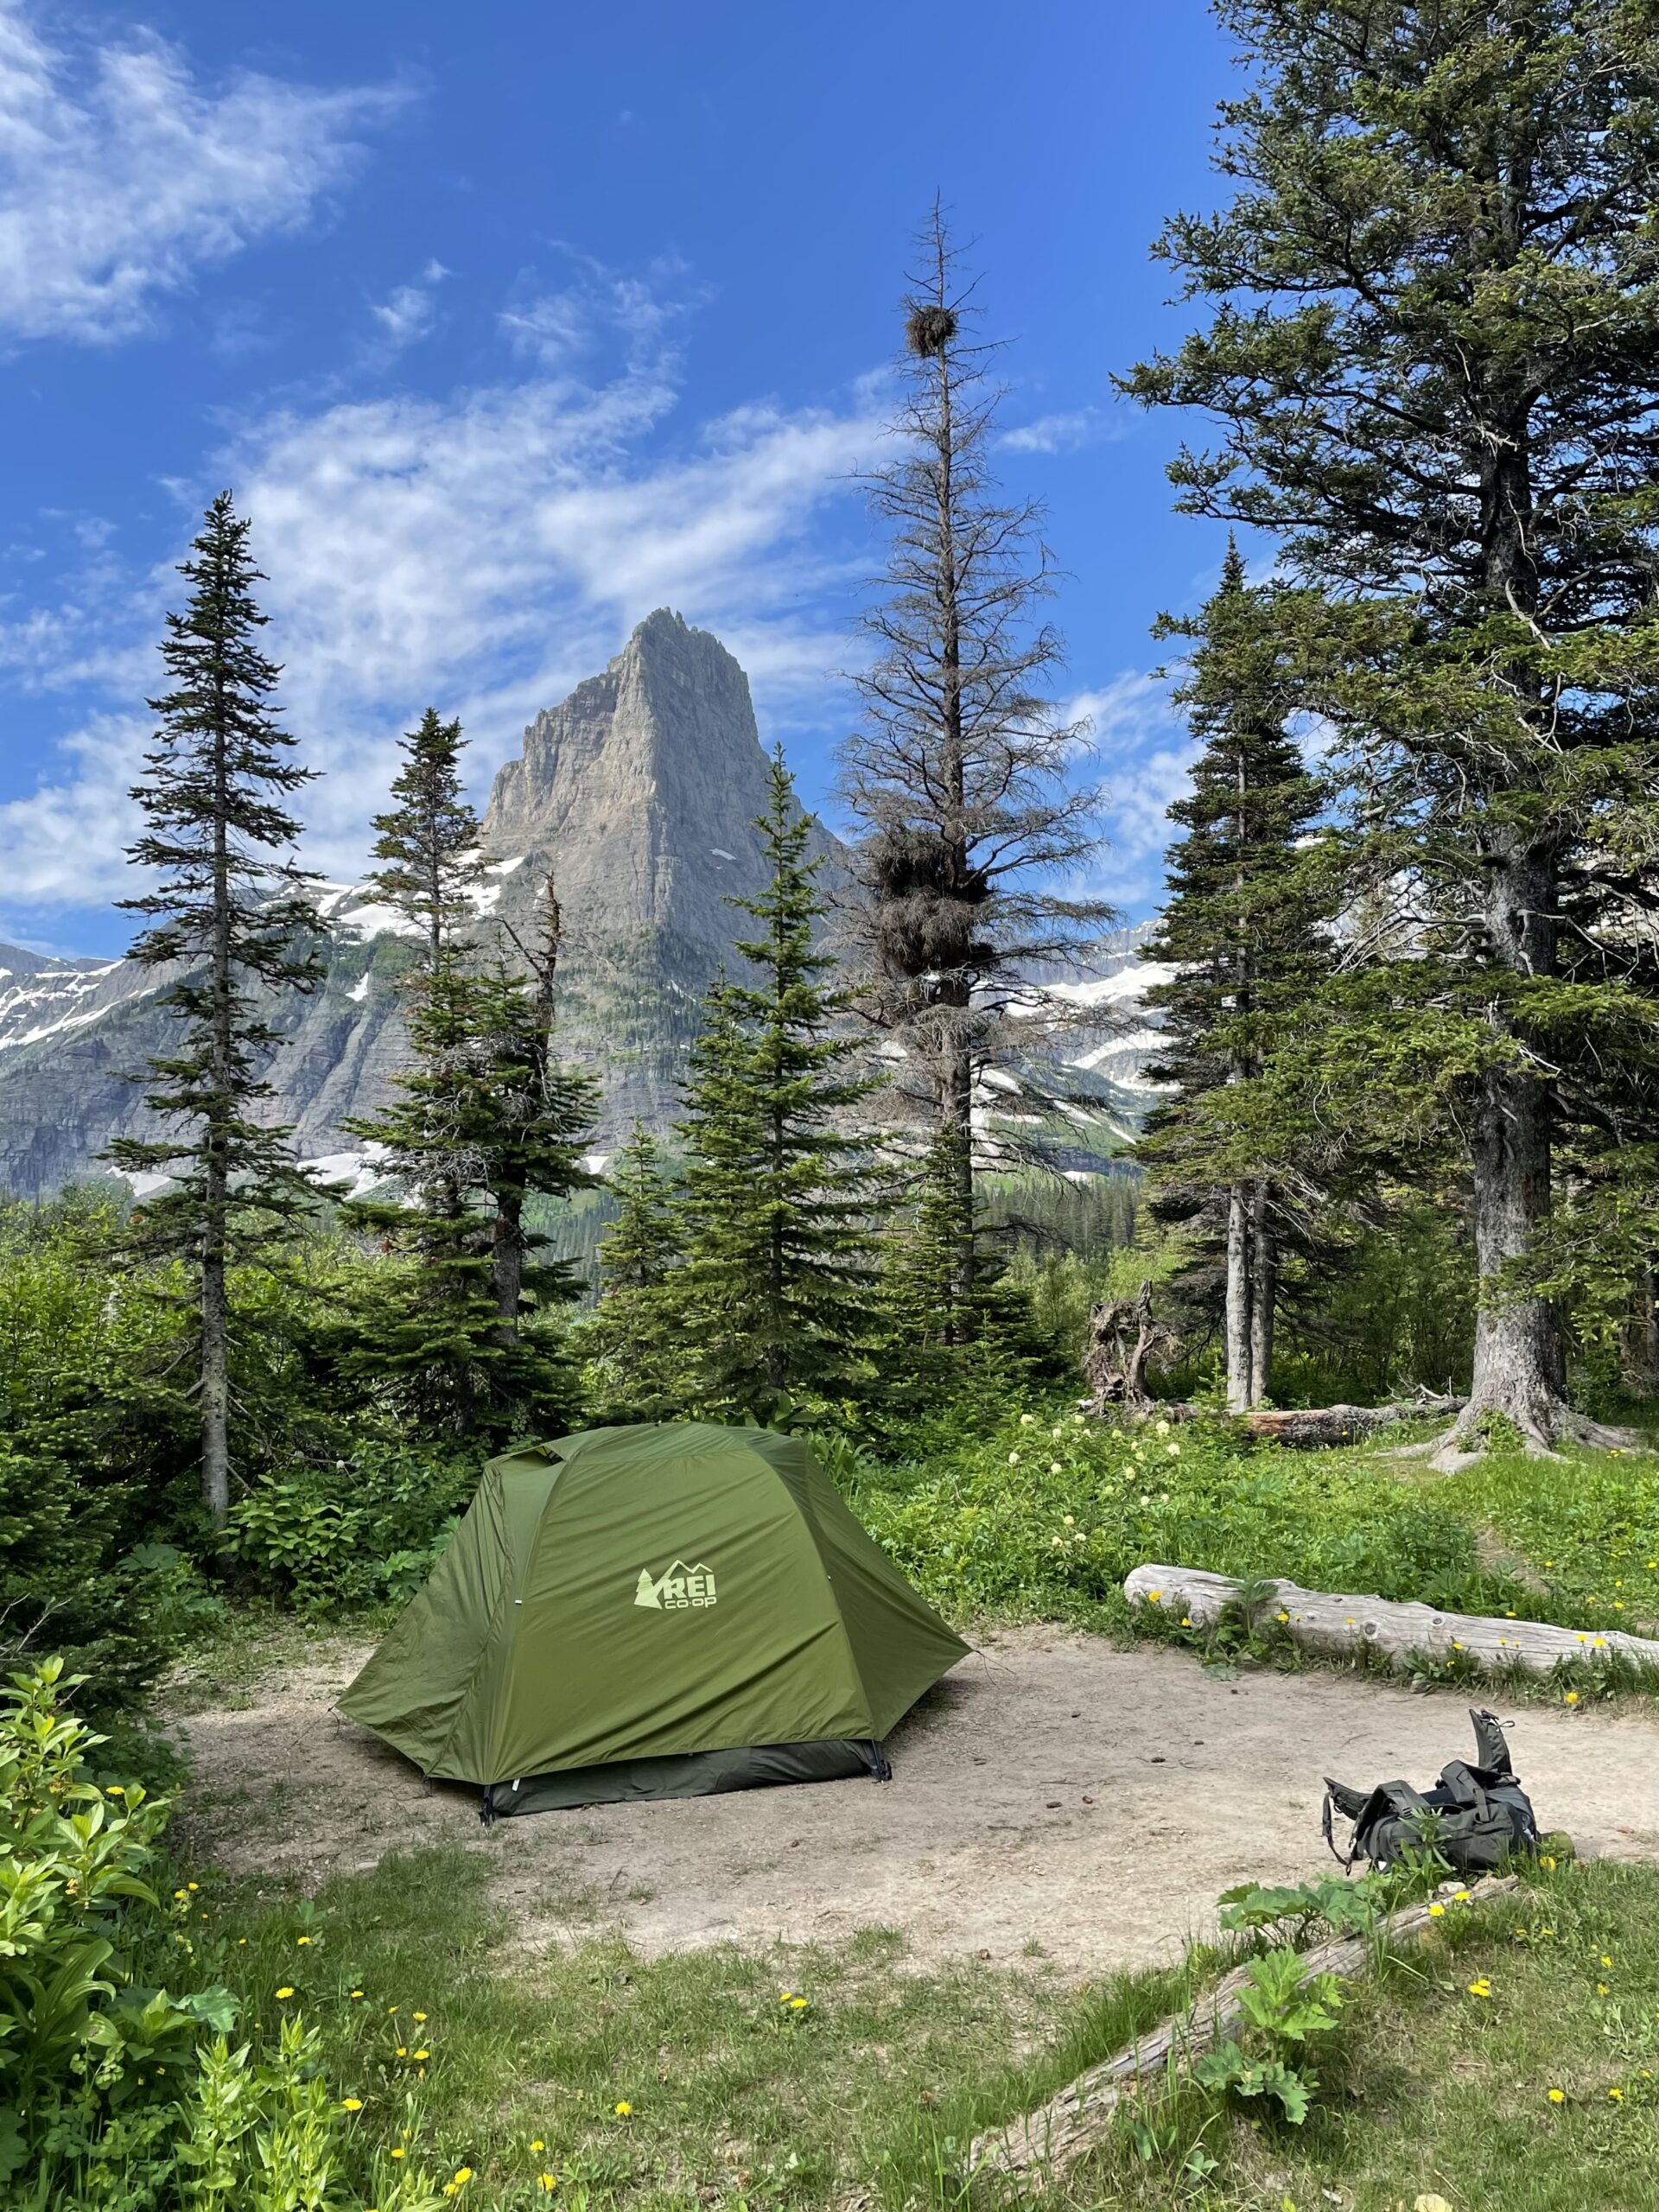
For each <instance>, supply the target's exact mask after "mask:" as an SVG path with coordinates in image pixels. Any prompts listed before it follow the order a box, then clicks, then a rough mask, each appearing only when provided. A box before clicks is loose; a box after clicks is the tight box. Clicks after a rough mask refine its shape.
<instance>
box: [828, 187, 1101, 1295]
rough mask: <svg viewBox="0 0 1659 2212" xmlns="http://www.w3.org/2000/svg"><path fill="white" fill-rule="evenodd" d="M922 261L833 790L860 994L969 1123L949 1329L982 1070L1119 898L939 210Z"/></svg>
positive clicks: (952, 1151) (933, 1109)
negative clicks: (850, 858)
mask: <svg viewBox="0 0 1659 2212" xmlns="http://www.w3.org/2000/svg"><path fill="white" fill-rule="evenodd" d="M920 257H921V266H920V268H919V270H918V273H917V274H916V275H915V276H914V277H912V280H911V289H910V291H909V293H908V295H907V296H906V300H905V302H904V307H905V316H906V321H905V354H904V359H903V369H904V375H905V398H904V403H903V405H902V407H901V410H900V412H899V419H898V421H897V422H896V423H895V424H894V425H893V429H894V435H895V438H896V441H897V443H898V448H899V457H898V458H897V459H896V460H895V461H893V462H892V463H891V464H890V465H889V466H887V467H885V468H883V469H881V470H880V471H879V472H878V473H877V474H875V475H874V477H873V478H872V479H871V480H870V484H869V492H870V505H871V508H872V511H873V512H874V516H875V517H876V518H877V520H878V521H879V522H880V523H882V524H885V525H886V526H887V528H888V530H889V531H890V532H891V541H890V551H889V555H888V560H887V596H886V598H885V599H884V601H882V603H881V604H880V605H879V606H877V607H874V608H873V609H872V610H871V611H870V613H868V615H867V616H866V617H865V620H864V628H865V631H866V632H867V634H868V637H869V639H870V640H871V642H872V644H873V645H874V658H873V660H872V662H871V664H870V665H869V667H868V670H867V671H865V673H864V674H862V675H861V677H859V678H858V679H857V682H858V689H859V690H860V692H861V696H862V701H863V709H864V712H863V720H862V726H861V728H860V729H859V730H858V731H857V733H856V734H855V735H853V736H852V737H851V738H850V739H849V741H848V742H847V744H846V746H845V747H844V748H843V753H842V766H843V777H842V788H843V792H844V795H845V798H846V800H847V804H848V805H849V809H850V810H851V812H852V813H853V815H854V817H855V819H856V820H857V821H858V823H860V825H861V829H862V831H863V836H862V838H861V842H860V843H859V846H858V848H857V850H856V853H855V871H856V874H857V875H858V878H859V880H860V885H861V892H862V900H861V905H860V906H859V907H858V909H857V910H856V911H855V915H854V922H855V928H856V930H857V932H858V935H859V937H860V938H861V950H862V956H863V962H864V966H865V968H866V970H867V983H866V988H865V992H864V995H863V1006H864V1009H865V1011H866V1013H867V1014H868V1017H869V1018H870V1019H871V1020H873V1021H874V1023H875V1024H876V1025H877V1026H878V1027H880V1028H881V1029H882V1030H883V1031H885V1032H886V1033H887V1035H888V1036H889V1037H890V1038H891V1039H893V1040H894V1041H896V1042H897V1044H898V1045H899V1046H900V1048H901V1058H900V1061H899V1066H900V1069H901V1074H900V1078H899V1079H900V1081H901V1082H902V1083H903V1084H905V1086H906V1089H907V1090H909V1091H910V1092H911V1093H912V1096H913V1097H914V1098H915V1100H916V1102H917V1103H918V1106H919V1108H920V1109H921V1110H922V1112H923V1113H924V1114H925V1117H926V1119H927V1120H928V1121H929V1122H931V1125H932V1126H933V1127H934V1128H937V1129H948V1130H950V1131H953V1132H954V1133H955V1136H956V1138H957V1141H956V1142H955V1143H954V1144H953V1145H952V1146H951V1147H950V1148H949V1154H948V1156H949V1157H950V1160H951V1161H952V1163H953V1164H954V1166H955V1170H956V1173H957V1229H956V1237H957V1264H956V1268H955V1270H954V1272H953V1274H952V1277H951V1281H950V1287H949V1296H948V1300H947V1305H946V1309H945V1313H946V1322H945V1325H946V1328H947V1331H948V1332H950V1333H951V1334H952V1335H953V1336H954V1335H956V1334H958V1333H960V1332H961V1330H963V1329H965V1328H966V1327H967V1326H969V1320H968V1316H969V1314H970V1313H971V1312H972V1310H973V1286H974V1281H975V1274H976V1268H977V1266H978V1263H979V1250H980V1248H979V1243H978V1239H977V1236H976V1228H975V1218H976V1208H975V1197H974V1147H973V1143H972V1131H973V1108H974V1099H975V1093H976V1087H977V1085H978V1083H979V1079H980V1077H981V1076H982V1072H983V1071H984V1069H985V1068H986V1067H987V1066H988V1065H990V1064H991V1063H992V1062H993V1061H994V1060H995V1058H997V1056H998V1055H999V1053H1001V1052H1004V1051H1005V1050H1006V1049H1007V1044H1008V1039H1007V1019H1008V1013H1009V1008H1010V1006H1011V1005H1012V1004H1013V1003H1014V1002H1015V1001H1019V1002H1020V1003H1021V1005H1022V1007H1023V1008H1024V1010H1025V1011H1026V1013H1027V1015H1029V1013H1030V1008H1031V1000H1032V994H1031V989H1030V984H1031V980H1032V978H1033V975H1034V974H1036V973H1039V972H1050V971H1052V967H1053V965H1054V964H1055V963H1057V962H1064V961H1065V960H1066V959H1068V958H1070V957H1074V956H1075V955H1077V953H1078V952H1079V951H1080V950H1081V948H1082V947H1083V946H1084V944H1087V943H1088V942H1089V941H1090V939H1092V938H1094V937H1096V936H1097V935H1098V933H1099V931H1100V930H1101V928H1102V927H1103V925H1104V924H1105V923H1106V922H1107V921H1109V919H1110V913H1109V909H1108V908H1107V907H1106V906H1103V905H1102V904H1101V903H1100V902H1098V901H1095V900H1078V899H1064V898H1062V897H1060V896H1059V895H1058V892H1057V890H1056V881H1057V879H1058V878H1060V877H1062V876H1064V874H1065V873H1066V872H1067V871H1068V870H1071V869H1075V868H1077V867H1078V866H1079V865H1080V864H1081V863H1082V862H1083V861H1086V860H1087V859H1088V857H1089V855H1090V854H1091V853H1092V852H1093V851H1094V849H1095V848H1096V844H1097V842H1098V839H1097V837H1096V833H1095V828H1094V815H1093V807H1094V799H1093V795H1092V794H1091V793H1089V792H1085V791H1078V790H1077V789H1076V788H1075V787H1074V786H1073V785H1072V782H1071V769H1072V766H1073V758H1074V753H1075V749H1076V740H1077V736H1078V734H1079V732H1078V731H1077V729H1074V728H1071V727H1069V726H1067V725H1066V724H1065V723H1064V722H1063V721H1061V719H1060V718H1059V717H1058V715H1057V714H1056V713H1055V711H1054V709H1053V708H1052V705H1051V704H1050V703H1049V702H1048V701H1047V699H1046V697H1045V696H1044V695H1045V690H1046V685H1047V684H1048V683H1050V682H1051V681H1052V678H1053V677H1055V675H1056V674H1057V672H1058V668H1059V664H1060V660H1061V645H1060V641H1059V639H1058V636H1057V634H1056V632H1054V630H1053V629H1052V627H1051V626H1049V625H1048V624H1046V623H1045V622H1042V621H1041V620H1039V619H1038V618H1039V611H1040V608H1041V605H1042V602H1043V601H1044V600H1045V599H1046V598H1047V596H1048V595H1049V594H1050V592H1051V590H1052V572H1051V565H1050V562H1049V556H1048V553H1047V550H1046V547H1044V546H1043V545H1042V543H1041V542H1040V538H1039V529H1040V524H1041V511H1040V509H1039V507H1038V506H1036V505H1034V504H1033V503H1031V502H1022V503H1018V504H1014V505H1008V504H1005V503H1004V502H1003V501H1002V500H1001V498H1000V496H999V493H998V488H997V486H996V484H995V479H994V476H993V474H992V469H991V451H992V447H993V445H994V443H995V422H996V407H997V399H998V393H997V391H996V390H995V387H994V386H993V385H990V384H989V383H988V381H987V378H986V373H985V353H986V351H987V349H986V348H985V347H984V346H982V345H980V344H978V343H976V342H975V340H974V339H973V337H972V335H971V328H970V326H971V323H972V321H973V318H974V309H973V307H972V304H971V296H972V292H973V285H972V283H971V282H969V281H968V280H966V279H965V278H964V277H963V275H962V273H961V270H960V268H959V261H958V256H957V251H956V249H955V248H954V247H953V246H952V245H951V243H950V237H949V234H948V231H947V228H946V225H945V222H944V213H943V211H942V209H941V208H940V207H938V206H937V205H936V206H935V207H934V209H933V212H932V214H931V219H930V220H929V222H928V225H927V226H926V228H925V231H924V232H923V233H922V237H921V239H920ZM1022 1028H1023V1029H1024V1033H1025V1041H1026V1042H1027V1044H1029V1042H1030V1041H1031V1035H1032V1032H1031V1029H1030V1027H1029V1025H1028V1023H1027V1024H1022ZM938 1156H939V1157H940V1158H944V1157H945V1156H946V1155H945V1154H943V1153H942V1154H940V1155H938ZM958 1306H960V1308H961V1315H960V1317H959V1318H960V1327H959V1325H958V1316H957V1307H958Z"/></svg>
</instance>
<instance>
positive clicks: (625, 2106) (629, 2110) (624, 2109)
mask: <svg viewBox="0 0 1659 2212" xmlns="http://www.w3.org/2000/svg"><path fill="white" fill-rule="evenodd" d="M616 2116H617V2118H618V2119H619V2120H632V2118H633V2107H632V2105H631V2104H630V2103H629V2102H628V2101H627V2099H626V2097H624V2098H623V2100H622V2101H621V2102H620V2104H619V2105H618V2106H617V2107H616Z"/></svg>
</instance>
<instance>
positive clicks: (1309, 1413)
mask: <svg viewBox="0 0 1659 2212" xmlns="http://www.w3.org/2000/svg"><path fill="white" fill-rule="evenodd" d="M1466 1402H1467V1401H1466V1400H1465V1399H1463V1398H1433V1397H1429V1396H1428V1395H1426V1394H1425V1395H1419V1396H1418V1397H1415V1398H1408V1399H1405V1400H1403V1401H1402V1402H1401V1403H1400V1404H1398V1405H1394V1406H1293V1407H1290V1408H1287V1409H1286V1410H1285V1411H1283V1412H1279V1411H1274V1412H1271V1413H1268V1412H1257V1413H1248V1414H1236V1415H1235V1419H1236V1420H1240V1421H1243V1423H1244V1425H1245V1427H1247V1428H1249V1431H1250V1433H1251V1434H1252V1435H1254V1436H1264V1437H1267V1438H1269V1439H1270V1440H1272V1441H1273V1442H1274V1443H1276V1444H1289V1445H1294V1446H1297V1447H1299V1448H1300V1449H1303V1450H1311V1449H1313V1448H1315V1447H1317V1446H1320V1445H1332V1444H1358V1443H1360V1442H1362V1441H1363V1439H1364V1438H1366V1437H1368V1436H1371V1435H1374V1434H1375V1433H1376V1431H1377V1430H1378V1429H1380V1428H1392V1427H1395V1424H1396V1423H1397V1422H1399V1421H1424V1420H1435V1419H1439V1418H1440V1417H1441V1416H1447V1417H1449V1416H1450V1415H1451V1414H1459V1413H1461V1412H1462V1411H1463V1408H1464V1406H1465V1403H1466Z"/></svg>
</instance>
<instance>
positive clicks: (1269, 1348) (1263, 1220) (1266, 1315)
mask: <svg viewBox="0 0 1659 2212" xmlns="http://www.w3.org/2000/svg"><path fill="white" fill-rule="evenodd" d="M1277 1280H1278V1265H1277V1262H1276V1260H1275V1257H1274V1246H1273V1230H1272V1228H1271V1226H1270V1225H1269V1223H1268V1186H1267V1185H1266V1183H1265V1182H1263V1183H1258V1184H1257V1185H1256V1186H1255V1192H1254V1195H1253V1198H1252V1203H1251V1207H1250V1403H1251V1405H1253V1406H1259V1405H1262V1404H1265V1402H1267V1400H1268V1398H1269V1397H1270V1396H1271V1395H1272V1394H1273V1308H1274V1291H1275V1289H1276V1287H1277Z"/></svg>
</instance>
